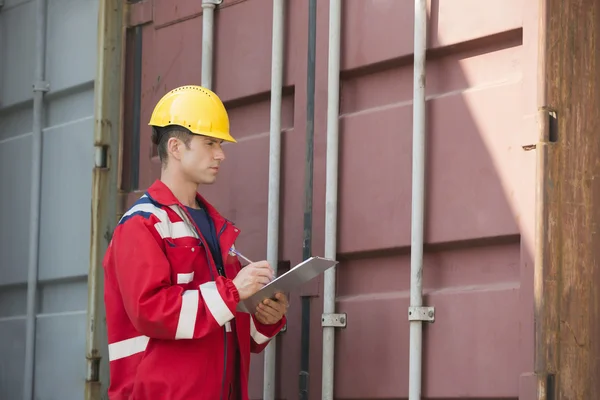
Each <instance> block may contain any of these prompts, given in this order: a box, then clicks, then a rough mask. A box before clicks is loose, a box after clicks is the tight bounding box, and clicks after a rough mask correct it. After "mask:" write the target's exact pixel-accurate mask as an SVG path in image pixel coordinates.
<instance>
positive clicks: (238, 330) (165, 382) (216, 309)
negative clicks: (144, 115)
mask: <svg viewBox="0 0 600 400" xmlns="http://www.w3.org/2000/svg"><path fill="white" fill-rule="evenodd" d="M149 125H151V126H152V129H153V133H152V141H153V142H154V144H156V145H157V146H158V154H159V157H160V159H161V162H162V171H161V177H160V179H159V180H157V181H156V182H154V183H153V184H152V186H150V187H149V188H148V190H147V191H146V193H145V194H144V195H143V196H141V198H140V199H139V200H138V201H137V202H136V203H135V204H134V205H133V206H132V207H131V208H130V209H129V210H128V211H127V212H126V213H125V214H124V215H123V217H122V218H121V220H120V221H119V223H118V225H117V227H116V228H115V230H114V233H113V237H112V240H111V242H110V244H109V247H108V250H107V252H106V256H105V259H104V277H105V289H104V290H105V292H104V298H105V304H106V322H107V328H108V343H109V345H108V347H109V348H108V350H109V351H108V352H109V360H110V388H109V397H110V399H111V400H125V399H127V400H148V399H152V400H154V399H156V400H158V399H160V400H195V399H198V400H200V399H206V400H219V399H223V400H225V399H240V400H247V399H248V371H249V366H250V353H251V352H253V353H258V352H261V351H262V350H263V349H264V348H265V347H266V345H267V344H268V342H269V341H270V340H271V339H272V338H273V337H274V336H275V335H276V334H277V333H278V332H279V330H280V329H281V328H282V327H283V326H284V324H285V321H286V318H285V313H286V311H287V306H288V302H287V298H286V297H285V296H284V295H281V294H280V295H278V296H277V299H276V300H266V301H265V302H264V304H261V305H260V306H259V307H258V308H257V310H256V312H255V313H253V314H248V313H242V312H236V307H237V305H238V303H239V302H240V301H241V300H244V299H246V298H248V297H249V296H251V295H253V294H254V293H256V292H257V291H258V290H259V289H260V288H262V287H263V286H264V285H265V284H266V283H268V282H269V281H270V280H271V279H272V278H273V271H272V269H271V267H270V266H269V264H268V263H267V262H266V261H260V262H256V263H251V264H249V265H247V266H245V267H244V268H242V267H241V264H240V261H239V260H238V258H237V256H236V254H237V250H235V246H234V242H235V240H236V239H237V237H238V235H239V234H240V231H239V229H238V228H237V227H235V226H234V225H233V223H232V222H230V221H228V220H227V219H225V218H224V217H222V216H221V215H220V214H219V213H218V212H217V210H216V209H215V208H214V207H213V206H212V205H210V204H209V203H208V202H207V201H206V200H204V198H203V197H202V196H200V194H199V193H197V189H198V186H199V185H203V184H211V183H213V182H215V180H216V178H217V174H218V172H219V167H220V165H221V162H222V161H223V160H224V159H225V154H224V152H223V149H222V147H221V144H222V142H223V141H227V142H233V143H235V139H234V138H233V137H232V136H231V135H230V133H229V118H228V116H227V111H226V110H225V107H224V105H223V103H222V102H221V100H220V99H219V97H217V95H216V94H215V93H213V92H212V91H210V90H208V89H206V88H203V87H200V86H183V87H179V88H176V89H174V90H172V91H171V92H169V93H167V94H166V95H165V96H164V97H163V98H162V99H161V100H160V101H159V102H158V104H157V105H156V108H155V109H154V112H153V113H152V117H151V119H150V123H149Z"/></svg>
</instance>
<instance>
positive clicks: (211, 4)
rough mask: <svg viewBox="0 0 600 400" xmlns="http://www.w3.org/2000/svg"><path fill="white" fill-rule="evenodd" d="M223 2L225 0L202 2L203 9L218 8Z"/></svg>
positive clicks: (206, 0) (204, 0) (205, 0)
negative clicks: (205, 7)
mask: <svg viewBox="0 0 600 400" xmlns="http://www.w3.org/2000/svg"><path fill="white" fill-rule="evenodd" d="M222 2H223V0H202V7H204V6H208V7H210V6H218V5H220V4H221V3H222Z"/></svg>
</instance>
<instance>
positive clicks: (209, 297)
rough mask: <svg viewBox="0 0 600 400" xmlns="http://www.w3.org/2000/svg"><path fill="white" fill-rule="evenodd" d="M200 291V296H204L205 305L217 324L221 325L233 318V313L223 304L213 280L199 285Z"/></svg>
mask: <svg viewBox="0 0 600 400" xmlns="http://www.w3.org/2000/svg"><path fill="white" fill-rule="evenodd" d="M200 291H201V292H202V298H204V302H205V303H206V307H208V310H209V311H210V313H211V314H212V316H213V317H214V318H215V320H216V321H217V323H218V324H219V326H223V325H225V323H226V322H227V321H230V320H232V319H233V317H234V315H233V313H232V312H231V310H230V309H229V307H227V304H225V301H224V300H223V298H222V297H221V294H220V293H219V290H218V289H217V284H216V283H215V282H207V283H204V284H202V285H200Z"/></svg>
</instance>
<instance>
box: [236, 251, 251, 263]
mask: <svg viewBox="0 0 600 400" xmlns="http://www.w3.org/2000/svg"><path fill="white" fill-rule="evenodd" d="M231 250H232V251H233V252H234V253H235V254H237V255H238V257H240V258H242V259H243V260H244V261H246V262H247V263H250V264H252V263H253V261H252V260H250V259H249V258H248V257H246V256H245V255H243V254H242V253H240V252H239V251H237V249H231Z"/></svg>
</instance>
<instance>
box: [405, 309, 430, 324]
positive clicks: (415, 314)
mask: <svg viewBox="0 0 600 400" xmlns="http://www.w3.org/2000/svg"><path fill="white" fill-rule="evenodd" d="M408 320H409V321H425V322H434V321H435V308H434V307H408Z"/></svg>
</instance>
